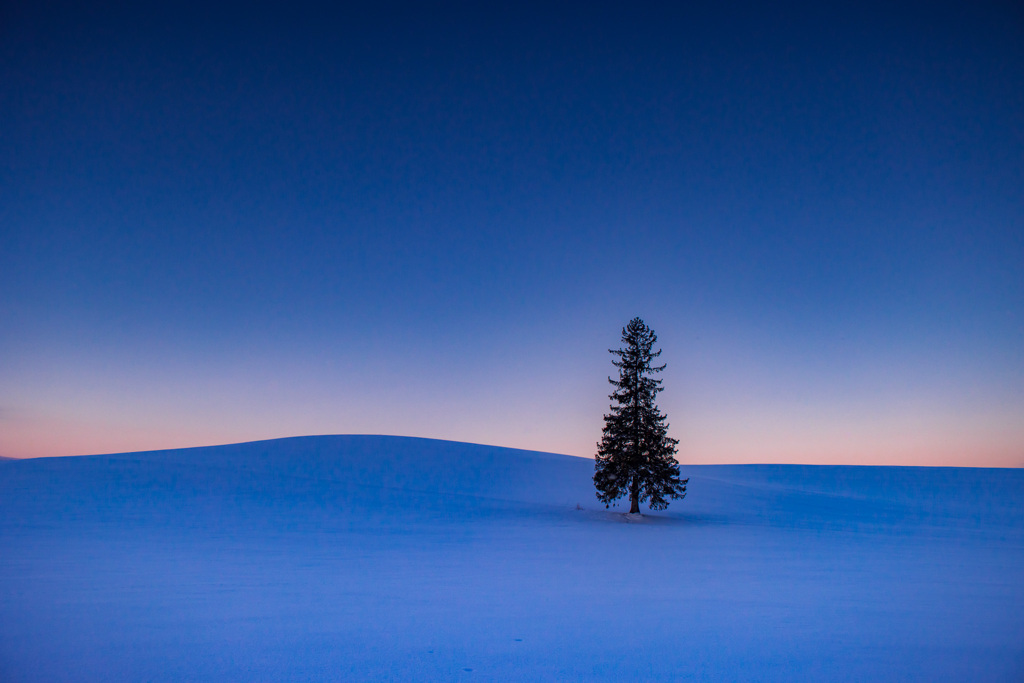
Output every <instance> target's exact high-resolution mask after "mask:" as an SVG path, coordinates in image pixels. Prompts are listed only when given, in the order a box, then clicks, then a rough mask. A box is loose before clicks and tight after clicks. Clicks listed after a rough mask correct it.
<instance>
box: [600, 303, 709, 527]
mask: <svg viewBox="0 0 1024 683" xmlns="http://www.w3.org/2000/svg"><path fill="white" fill-rule="evenodd" d="M657 341H658V337H657V335H655V334H654V330H652V329H651V328H649V327H647V325H645V324H644V321H643V320H641V319H640V318H633V319H632V320H630V321H629V324H628V325H626V327H624V328H623V330H622V342H623V343H624V344H625V345H626V348H624V349H618V350H612V349H609V352H610V353H613V354H615V355H616V356H618V357H619V359H618V360H614V361H612V364H613V365H615V367H617V368H618V369H619V379H618V380H614V379H612V378H611V377H609V378H608V381H609V382H610V383H611V384H612V386H614V387H615V391H614V392H612V394H611V395H610V396H609V397H608V398H610V399H611V400H612V401H614V403H613V404H612V406H611V413H609V414H608V415H605V416H604V435H603V436H602V437H601V441H600V443H598V444H597V459H596V462H595V465H594V466H595V470H596V471H595V472H594V486H595V487H597V499H598V500H600V501H601V502H602V503H604V504H605V507H608V505H609V504H610V503H611V502H612V501H614V500H617V499H618V498H621V497H622V496H624V495H627V494H628V495H629V511H630V512H631V513H636V512H640V503H641V502H646V501H648V500H649V501H650V508H651V509H652V510H664V509H665V508H667V507H668V499H669V498H683V497H684V496H685V495H686V483H687V482H688V481H689V479H680V478H679V463H677V462H676V460H675V458H674V457H673V456H675V453H676V444H678V443H679V441H678V440H677V439H672V438H670V437H669V436H668V424H667V423H666V422H665V416H664V415H662V414H661V412H660V411H659V410H658V406H656V405H655V404H654V399H655V397H656V396H657V394H658V392H660V391H661V389H662V387H661V380H660V379H654V378H653V377H652V375H653V374H654V373H656V372H661V371H662V370H664V369H665V366H664V365H661V366H658V367H651V361H652V360H653V359H655V358H657V357H658V356H660V355H661V350H660V349H659V350H658V351H655V352H652V351H651V348H652V347H653V346H654V344H655V342H657Z"/></svg>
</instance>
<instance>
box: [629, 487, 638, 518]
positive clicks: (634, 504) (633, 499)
mask: <svg viewBox="0 0 1024 683" xmlns="http://www.w3.org/2000/svg"><path fill="white" fill-rule="evenodd" d="M629 514H631V515H634V514H637V515H638V514H640V487H639V486H637V485H636V484H635V483H634V484H633V486H632V490H631V491H630V492H629Z"/></svg>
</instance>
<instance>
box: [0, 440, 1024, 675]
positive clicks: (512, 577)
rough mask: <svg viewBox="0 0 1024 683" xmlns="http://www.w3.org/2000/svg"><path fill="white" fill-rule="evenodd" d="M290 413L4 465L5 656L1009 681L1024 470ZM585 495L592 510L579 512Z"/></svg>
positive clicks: (112, 671)
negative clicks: (620, 485)
mask: <svg viewBox="0 0 1024 683" xmlns="http://www.w3.org/2000/svg"><path fill="white" fill-rule="evenodd" d="M682 469H683V473H684V476H689V477H690V487H689V488H690V493H689V495H688V496H687V498H686V500H684V501H681V502H680V501H676V502H674V503H673V504H672V506H671V507H670V508H669V510H668V511H666V512H662V513H656V514H648V515H645V516H643V517H640V518H639V519H637V518H633V517H627V516H626V515H624V514H623V513H622V512H621V511H620V512H616V511H614V510H612V511H606V510H605V509H604V507H603V506H601V505H599V504H598V503H597V502H596V501H595V499H594V493H593V486H592V484H591V482H590V477H591V475H592V472H593V462H592V461H589V460H584V459H579V458H572V457H568V456H561V455H552V454H544V453H533V452H526V451H517V450H511V449H504V448H494V447H487V446H475V445H469V444H460V443H451V442H444V441H432V440H426V439H409V438H399V437H370V436H339V437H333V436H332V437H303V438H295V439H282V440H276V441H264V442H257V443H249V444H240V445H233V446H220V447H212V448H195V449H186V450H176V451H158V452H152V453H132V454H122V455H107V456H90V457H80V458H51V459H37V460H24V461H9V462H3V463H0V680H2V681H5V682H16V681H56V680H67V681H99V680H104V681H106V680H126V681H128V680H132V681H144V680H152V681H178V680H208V681H232V680H236V681H250V680H402V681H422V680H446V681H474V680H481V681H482V680H488V681H514V680H522V681H544V680H559V681H572V680H588V681H589V680H607V681H634V680H690V679H693V680H729V681H735V680H761V681H771V680H779V681H793V680H807V681H810V680H821V681H830V680H831V681H843V680H845V681H913V680H919V681H944V680H948V681H1021V680H1024V504H1022V502H1024V471H1021V470H990V469H947V468H881V467H813V466H786V465H761V466H699V467H695V466H685V465H684V466H683V468H682ZM578 507H579V508H582V509H578Z"/></svg>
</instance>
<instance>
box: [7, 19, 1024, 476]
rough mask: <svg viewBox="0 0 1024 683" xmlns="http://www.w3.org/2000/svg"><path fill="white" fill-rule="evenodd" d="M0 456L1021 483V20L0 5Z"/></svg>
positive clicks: (1023, 233) (1023, 431)
mask: <svg viewBox="0 0 1024 683" xmlns="http://www.w3.org/2000/svg"><path fill="white" fill-rule="evenodd" d="M0 161H2V164H0V455H2V456H13V457H28V456H40V455H68V454H84V453H97V452H110V451H123V450H140V449H150V448H165V447H179V446H189V445H204V444H215V443H224V442H233V441H245V440H254V439H262V438H271V437H278V436H291V435H298V434H320V433H382V434H404V435H415V436H426V437H437V438H446V439H455V440H461V441H473V442H482V443H488V444H497V445H505V446H515V447H522V448H531V449H538V450H547V451H556V452H563V453H571V454H576V455H591V454H592V453H593V450H594V443H595V442H596V441H597V439H598V438H599V436H600V429H601V425H602V414H603V412H604V411H605V410H606V409H607V405H608V400H607V393H608V391H609V387H608V385H607V382H606V378H607V376H608V374H609V373H610V372H611V371H612V370H613V368H612V366H611V362H610V361H611V358H610V356H609V354H608V352H607V349H608V348H611V347H617V346H618V345H619V334H620V330H621V328H622V326H623V325H624V324H625V323H626V322H627V321H628V320H629V319H630V318H631V317H633V316H635V315H639V316H641V317H643V318H644V319H645V320H646V321H647V322H648V323H649V324H650V325H651V326H652V327H653V328H654V329H655V330H656V332H657V333H658V335H659V337H660V342H661V346H662V348H663V349H664V354H663V356H662V358H663V360H665V361H666V362H667V363H668V370H667V371H666V372H665V373H664V376H663V377H664V380H665V387H666V389H665V391H664V393H662V394H661V399H660V405H661V407H662V409H663V410H664V411H665V412H666V413H667V414H668V416H669V422H670V423H671V425H672V427H671V430H670V433H671V434H672V435H674V436H675V437H676V438H678V439H680V454H679V457H680V460H681V461H682V462H684V463H686V462H694V463H708V462H768V461H772V462H812V463H833V462H843V463H863V464H879V463H905V464H943V465H944V464H955V465H1011V466H1018V465H1021V464H1022V463H1024V277H1022V275H1021V266H1022V264H1024V11H1022V10H1021V8H1020V6H1019V4H1017V3H1011V2H1006V3H987V2H971V3H967V2H964V3H954V4H944V3H936V2H927V3H919V4H901V3H892V2H885V3H878V4H869V3H864V2H855V3H839V4H837V3H833V2H822V3H806V4H791V3H782V4H779V3H745V4H744V3H720V2H716V3H700V4H686V3H671V4H664V5H661V4H644V3H636V2H630V3H607V4H602V3H586V4H583V5H579V6H572V5H559V6H554V7H553V6H551V5H550V4H549V3H540V4H535V5H534V4H527V3H522V2H515V3H509V4H505V5H498V4H496V3H466V4H443V5H433V6H430V7H425V6H406V5H399V4H388V3H369V4H368V5H366V4H364V5H360V6H347V5H345V6H341V7H338V6H334V7H332V8H325V7H322V6H317V5H310V4H302V3H298V4H294V3H289V6H288V7H285V6H283V3H282V5H281V6H274V5H260V4H258V3H257V4H253V3H249V2H246V3H237V4H220V5H215V6H210V5H208V4H207V3H197V4H190V3H182V2H175V3H166V4H165V3H123V4H111V3H101V4H96V5H95V6H90V3H71V4H66V5H61V4H53V3H46V2H35V1H33V2H25V1H21V0H15V1H14V2H7V3H5V4H4V5H2V6H0Z"/></svg>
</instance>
